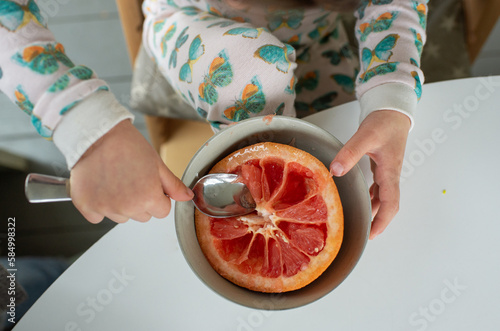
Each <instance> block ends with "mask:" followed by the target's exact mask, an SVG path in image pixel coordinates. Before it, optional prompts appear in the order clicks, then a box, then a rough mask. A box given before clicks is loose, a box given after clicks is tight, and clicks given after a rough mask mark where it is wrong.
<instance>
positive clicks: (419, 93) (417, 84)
mask: <svg viewBox="0 0 500 331" xmlns="http://www.w3.org/2000/svg"><path fill="white" fill-rule="evenodd" d="M411 75H412V77H413V78H414V79H415V89H414V90H415V94H416V95H417V99H418V100H420V98H421V97H422V82H421V81H420V77H419V76H418V73H417V72H416V71H412V72H411Z"/></svg>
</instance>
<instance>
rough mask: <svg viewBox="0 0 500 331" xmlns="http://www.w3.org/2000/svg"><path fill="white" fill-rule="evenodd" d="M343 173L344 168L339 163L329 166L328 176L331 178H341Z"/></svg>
mask: <svg viewBox="0 0 500 331" xmlns="http://www.w3.org/2000/svg"><path fill="white" fill-rule="evenodd" d="M343 172H344V167H343V166H342V164H340V163H339V162H333V163H332V165H331V166H330V174H331V175H332V176H336V177H339V176H342V173H343Z"/></svg>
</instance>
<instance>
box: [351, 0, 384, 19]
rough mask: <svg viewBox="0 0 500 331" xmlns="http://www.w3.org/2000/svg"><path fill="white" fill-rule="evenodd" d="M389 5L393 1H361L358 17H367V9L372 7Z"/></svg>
mask: <svg viewBox="0 0 500 331" xmlns="http://www.w3.org/2000/svg"><path fill="white" fill-rule="evenodd" d="M389 3H392V0H361V2H360V4H359V6H358V9H357V12H358V16H359V18H360V19H363V17H365V10H366V7H368V6H371V5H387V4H389Z"/></svg>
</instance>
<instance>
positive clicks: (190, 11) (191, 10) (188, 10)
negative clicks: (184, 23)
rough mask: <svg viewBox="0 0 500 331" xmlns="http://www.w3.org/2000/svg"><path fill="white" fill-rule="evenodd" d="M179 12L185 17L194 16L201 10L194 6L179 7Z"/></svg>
mask: <svg viewBox="0 0 500 331" xmlns="http://www.w3.org/2000/svg"><path fill="white" fill-rule="evenodd" d="M181 11H182V12H183V13H184V14H185V15H187V16H195V15H197V14H198V13H200V12H201V10H200V9H198V8H197V7H195V6H186V7H181Z"/></svg>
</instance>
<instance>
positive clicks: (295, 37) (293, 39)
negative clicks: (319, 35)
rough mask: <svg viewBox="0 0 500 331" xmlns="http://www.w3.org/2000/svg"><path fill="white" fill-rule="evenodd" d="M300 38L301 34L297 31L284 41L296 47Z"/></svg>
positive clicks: (298, 45)
mask: <svg viewBox="0 0 500 331" xmlns="http://www.w3.org/2000/svg"><path fill="white" fill-rule="evenodd" d="M301 38H302V34H301V33H298V34H296V35H293V36H292V37H290V39H288V40H287V41H286V43H287V44H289V45H290V46H292V47H293V48H295V49H297V48H298V47H300V39H301Z"/></svg>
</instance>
